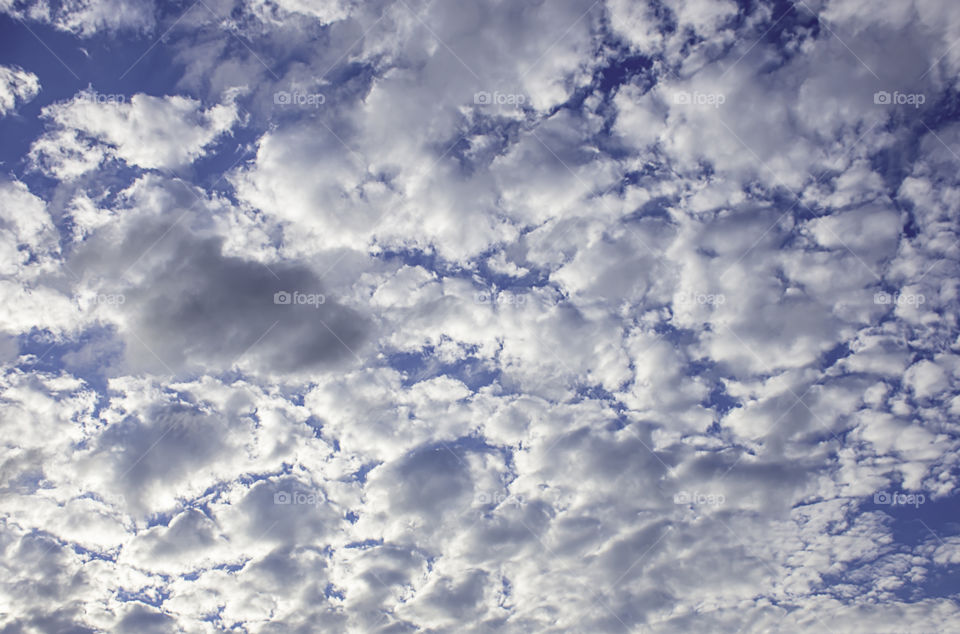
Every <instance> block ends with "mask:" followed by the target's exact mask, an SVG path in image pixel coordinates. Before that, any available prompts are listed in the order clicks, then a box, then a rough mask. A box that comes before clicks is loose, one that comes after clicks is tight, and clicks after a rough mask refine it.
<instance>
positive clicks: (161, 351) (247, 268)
mask: <svg viewBox="0 0 960 634" xmlns="http://www.w3.org/2000/svg"><path fill="white" fill-rule="evenodd" d="M76 261H77V267H76V268H77V269H79V270H80V271H82V273H83V274H84V275H85V276H88V277H90V278H94V279H97V280H98V281H99V288H100V289H101V293H100V295H101V296H104V297H110V296H118V297H119V296H122V300H120V301H117V302H115V303H113V304H112V305H108V306H106V309H107V316H108V318H110V317H114V318H116V319H117V320H118V322H119V324H120V325H119V332H120V335H121V336H122V338H123V340H124V342H125V344H126V357H127V361H128V362H129V363H130V365H131V366H132V367H133V368H135V369H148V370H151V371H154V372H159V373H168V372H169V371H174V372H191V371H199V370H209V371H213V372H223V371H228V370H230V369H231V368H232V367H233V366H234V364H241V366H242V367H244V368H249V369H250V370H252V371H254V372H264V373H271V374H273V373H290V372H307V371H317V370H324V369H329V368H333V367H339V366H341V365H343V364H344V363H351V362H353V361H355V360H356V359H357V358H358V356H359V354H360V351H361V350H362V347H363V345H364V343H365V341H366V338H367V337H366V335H367V332H368V330H369V328H370V322H369V320H368V319H366V318H365V317H364V316H362V315H361V314H359V313H358V312H357V311H356V310H353V309H352V308H349V307H347V306H344V305H343V304H341V303H339V302H338V301H337V299H336V298H335V297H330V296H328V295H327V294H326V293H325V292H324V286H323V283H322V281H321V280H320V279H319V277H318V276H317V275H316V274H315V273H314V272H313V271H311V270H310V269H309V268H307V267H306V266H303V265H288V264H269V265H268V264H263V263H260V262H254V261H250V260H245V259H243V258H240V257H235V256H232V255H227V254H225V253H224V246H223V242H222V240H220V239H218V238H215V237H203V236H200V235H197V234H194V233H192V232H190V231H189V230H187V229H185V228H183V227H181V226H179V225H178V224H175V223H174V224H171V223H170V222H163V221H159V222H157V221H146V222H142V223H136V224H132V226H131V227H130V229H129V231H128V232H127V233H126V234H124V235H122V236H120V241H119V242H112V241H111V242H108V241H106V240H103V239H101V240H92V241H91V243H90V244H89V245H84V247H83V248H82V249H81V251H80V252H78V254H77V256H76ZM132 279H133V280H135V281H133V282H131V280H132ZM298 302H299V303H298Z"/></svg>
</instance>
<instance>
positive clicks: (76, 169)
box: [30, 91, 237, 180]
mask: <svg viewBox="0 0 960 634" xmlns="http://www.w3.org/2000/svg"><path fill="white" fill-rule="evenodd" d="M98 95H99V93H95V92H92V91H87V92H82V93H80V94H78V95H77V96H76V97H74V98H73V99H72V100H70V101H66V102H63V103H57V104H53V105H50V106H47V107H46V108H44V110H43V116H44V117H45V118H46V119H47V120H49V121H50V122H51V123H52V126H53V128H54V129H53V130H52V131H50V132H48V133H47V134H45V135H44V136H42V137H41V138H40V139H38V140H37V141H36V142H35V143H34V145H33V146H32V147H31V150H30V156H31V160H32V161H33V165H34V166H35V167H36V168H37V169H39V170H41V171H43V172H45V173H47V174H50V175H51V176H54V177H56V178H59V179H61V180H70V179H73V178H76V177H78V176H80V175H82V174H85V173H87V172H89V171H90V170H92V169H95V168H97V167H99V166H100V165H101V164H102V163H103V162H104V161H106V160H108V159H112V158H116V159H120V160H122V161H125V162H126V163H127V164H129V165H131V166H136V167H141V168H144V169H174V168H177V167H181V166H183V165H188V164H190V163H192V162H193V161H195V160H196V159H197V158H199V157H201V156H203V154H204V150H205V148H206V147H207V146H209V145H210V144H211V143H213V142H214V141H215V140H216V139H217V138H218V137H219V136H220V135H222V134H224V133H226V132H228V131H229V130H230V128H231V127H232V126H233V124H234V123H236V121H237V109H236V105H235V104H234V103H232V102H231V101H229V100H228V102H227V103H223V104H217V105H214V106H211V107H210V108H208V109H206V110H204V109H203V106H202V104H201V103H200V102H199V101H197V100H195V99H192V98H190V97H183V96H179V95H173V96H165V97H153V96H150V95H145V94H137V95H133V96H132V97H130V100H129V102H127V101H126V99H125V98H124V97H123V96H122V95H121V96H119V98H117V99H116V100H111V99H107V100H106V101H104V102H101V100H99V99H97V96H98Z"/></svg>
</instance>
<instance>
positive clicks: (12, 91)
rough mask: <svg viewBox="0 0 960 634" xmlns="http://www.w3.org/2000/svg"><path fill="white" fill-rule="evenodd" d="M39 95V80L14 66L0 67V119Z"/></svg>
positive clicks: (28, 72)
mask: <svg viewBox="0 0 960 634" xmlns="http://www.w3.org/2000/svg"><path fill="white" fill-rule="evenodd" d="M38 94H40V80H39V79H38V78H37V76H36V75H34V74H33V73H31V72H30V71H26V70H23V69H22V68H18V67H16V66H0V117H2V116H6V115H7V114H9V113H11V112H13V111H14V110H15V109H16V107H17V106H18V105H20V104H22V103H26V102H28V101H30V100H32V99H33V98H34V97H36V96H37V95H38Z"/></svg>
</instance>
